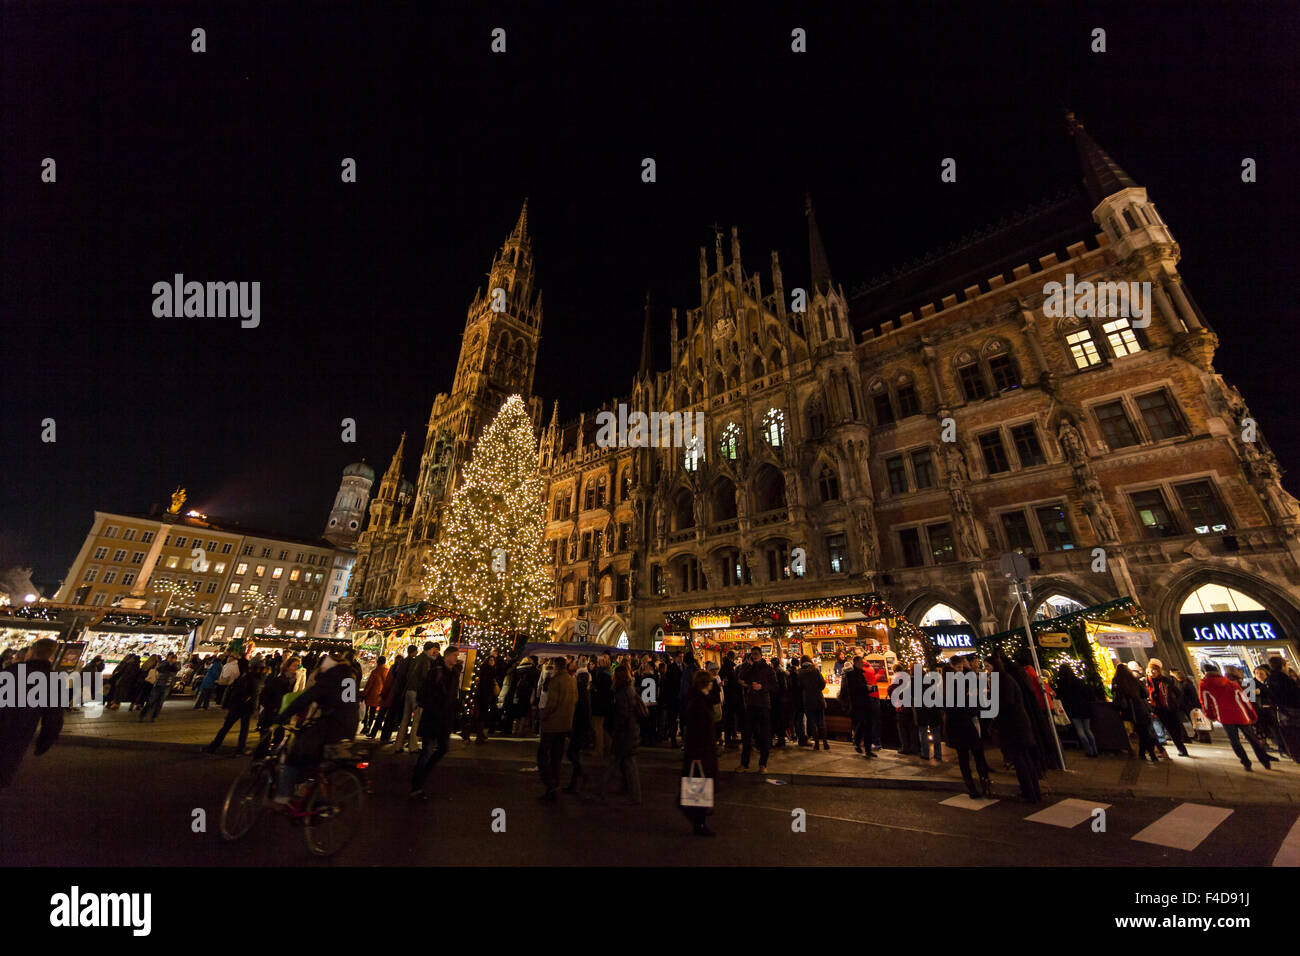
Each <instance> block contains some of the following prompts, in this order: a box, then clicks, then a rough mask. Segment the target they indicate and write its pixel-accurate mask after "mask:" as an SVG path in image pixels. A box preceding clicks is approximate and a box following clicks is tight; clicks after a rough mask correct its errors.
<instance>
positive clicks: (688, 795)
mask: <svg viewBox="0 0 1300 956" xmlns="http://www.w3.org/2000/svg"><path fill="white" fill-rule="evenodd" d="M697 774H698V775H697ZM682 806H684V807H705V808H710V809H711V808H712V807H713V778H712V777H706V776H704V768H703V767H701V766H700V762H699V761H698V760H696V761H694V762H693V763H692V764H691V775H690V776H689V777H682Z"/></svg>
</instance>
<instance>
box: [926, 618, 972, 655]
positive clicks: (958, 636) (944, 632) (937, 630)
mask: <svg viewBox="0 0 1300 956" xmlns="http://www.w3.org/2000/svg"><path fill="white" fill-rule="evenodd" d="M921 630H922V631H924V632H925V633H926V634H928V635H929V636H930V643H931V644H933V645H934V646H935V647H937V648H939V649H940V650H945V651H946V650H951V649H953V648H970V649H971V650H974V648H975V628H973V627H970V626H969V625H965V624H949V625H947V626H943V625H938V626H935V627H923V628H921Z"/></svg>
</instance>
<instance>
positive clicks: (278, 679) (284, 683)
mask: <svg viewBox="0 0 1300 956" xmlns="http://www.w3.org/2000/svg"><path fill="white" fill-rule="evenodd" d="M301 666H302V661H301V660H300V659H299V658H297V657H290V658H288V659H287V660H285V661H284V663H283V664H281V665H280V670H279V671H278V672H277V673H275V674H273V675H272V676H270V677H268V678H267V679H266V683H264V684H263V685H262V695H261V697H260V698H259V699H258V702H259V703H260V704H261V707H262V712H261V714H260V715H259V716H258V718H257V729H258V730H259V731H261V730H262V729H263V728H265V727H269V726H270V725H271V722H272V721H273V720H275V716H276V714H278V713H280V708H281V707H282V706H283V704H284V695H285V694H287V693H289V692H290V691H291V690H293V687H294V684H296V683H297V682H298V668H299V667H301ZM371 736H374V735H373V734H372V735H371Z"/></svg>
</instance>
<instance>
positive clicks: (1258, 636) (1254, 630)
mask: <svg viewBox="0 0 1300 956" xmlns="http://www.w3.org/2000/svg"><path fill="white" fill-rule="evenodd" d="M1178 627H1179V629H1180V630H1181V631H1182V632H1183V640H1185V641H1195V642H1197V643H1201V644H1204V643H1210V642H1214V641H1224V642H1231V641H1284V640H1286V639H1287V636H1286V631H1284V630H1283V629H1282V625H1281V624H1279V623H1278V620H1277V618H1275V617H1274V616H1273V615H1272V614H1269V613H1268V611H1224V612H1222V613H1220V614H1183V615H1181V616H1180V617H1179V619H1178Z"/></svg>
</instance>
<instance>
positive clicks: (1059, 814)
mask: <svg viewBox="0 0 1300 956" xmlns="http://www.w3.org/2000/svg"><path fill="white" fill-rule="evenodd" d="M1098 808H1100V809H1102V810H1108V809H1110V804H1109V803H1097V802H1096V801H1093V800H1076V799H1074V798H1070V799H1068V800H1062V801H1060V802H1059V803H1054V804H1052V805H1051V806H1050V807H1048V808H1047V809H1046V810H1039V811H1038V812H1037V813H1031V814H1030V815H1029V816H1027V817H1025V819H1026V820H1030V821H1032V822H1034V823H1046V824H1047V825H1048V826H1053V827H1064V828H1065V829H1067V830H1068V829H1070V828H1071V827H1077V826H1078V825H1079V824H1080V823H1083V822H1085V821H1087V820H1091V819H1092V813H1093V811H1094V810H1097V809H1098Z"/></svg>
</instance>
